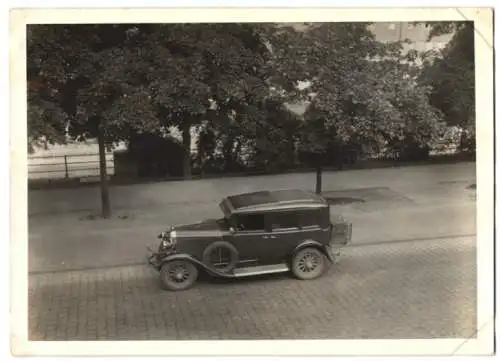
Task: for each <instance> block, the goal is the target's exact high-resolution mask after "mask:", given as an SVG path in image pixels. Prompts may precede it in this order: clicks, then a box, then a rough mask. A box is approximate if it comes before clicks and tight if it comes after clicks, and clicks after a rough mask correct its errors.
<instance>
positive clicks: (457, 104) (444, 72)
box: [422, 22, 475, 127]
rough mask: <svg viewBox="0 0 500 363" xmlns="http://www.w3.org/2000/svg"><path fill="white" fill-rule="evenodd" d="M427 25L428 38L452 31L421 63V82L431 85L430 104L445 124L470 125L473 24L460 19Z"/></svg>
mask: <svg viewBox="0 0 500 363" xmlns="http://www.w3.org/2000/svg"><path fill="white" fill-rule="evenodd" d="M429 26H430V27H431V28H430V29H431V30H430V37H434V36H439V35H442V34H447V33H452V32H454V35H453V37H452V39H451V40H450V42H449V43H448V44H447V45H446V47H445V48H444V49H443V50H442V52H440V53H439V54H437V56H435V57H433V58H432V59H430V60H428V61H427V62H426V64H425V71H424V73H423V75H422V81H423V83H425V84H427V85H429V86H431V88H432V92H431V94H430V103H431V104H432V105H433V106H435V107H437V108H439V109H440V110H441V111H442V112H443V113H444V115H445V119H446V122H447V123H448V124H449V125H459V126H462V127H466V126H467V125H471V124H474V122H475V87H474V83H475V81H474V80H475V77H474V72H475V66H474V25H473V23H472V22H460V23H437V24H430V25H429Z"/></svg>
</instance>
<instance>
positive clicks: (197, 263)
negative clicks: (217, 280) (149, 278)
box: [159, 253, 232, 277]
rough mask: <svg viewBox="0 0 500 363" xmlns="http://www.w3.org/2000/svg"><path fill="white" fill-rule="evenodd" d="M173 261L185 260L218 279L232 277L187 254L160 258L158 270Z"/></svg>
mask: <svg viewBox="0 0 500 363" xmlns="http://www.w3.org/2000/svg"><path fill="white" fill-rule="evenodd" d="M175 260H187V261H189V262H191V263H192V264H193V265H195V266H196V267H198V268H199V269H202V270H204V271H206V272H208V273H210V274H213V275H215V276H219V277H231V276H232V275H230V274H225V273H221V272H219V271H217V270H215V269H213V268H211V267H210V266H207V265H206V264H204V263H203V262H201V261H199V260H198V259H196V258H194V257H193V256H191V255H189V254H187V253H175V254H172V255H168V256H166V257H164V258H162V260H161V262H160V263H159V269H160V268H161V266H163V264H165V263H167V262H170V261H175Z"/></svg>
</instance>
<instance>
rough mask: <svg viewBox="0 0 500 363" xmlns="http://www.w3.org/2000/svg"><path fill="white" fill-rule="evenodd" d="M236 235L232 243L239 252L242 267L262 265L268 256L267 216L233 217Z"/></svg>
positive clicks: (234, 234)
mask: <svg viewBox="0 0 500 363" xmlns="http://www.w3.org/2000/svg"><path fill="white" fill-rule="evenodd" d="M233 224H234V229H235V230H234V233H233V234H232V235H231V236H230V241H231V243H232V244H233V245H234V247H236V249H237V250H238V253H239V256H240V265H254V264H262V261H263V260H265V259H266V258H265V256H266V255H267V253H268V251H267V241H268V240H269V238H270V231H269V229H268V227H267V225H266V218H265V215H264V214H262V213H249V214H241V215H237V216H233Z"/></svg>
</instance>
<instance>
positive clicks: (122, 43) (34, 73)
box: [27, 24, 157, 218]
mask: <svg viewBox="0 0 500 363" xmlns="http://www.w3.org/2000/svg"><path fill="white" fill-rule="evenodd" d="M136 34H137V27H135V26H133V25H128V24H127V25H30V27H29V30H28V53H27V54H28V84H32V83H33V82H35V83H36V84H39V85H41V86H40V87H32V88H31V92H32V93H31V95H30V94H29V97H30V98H29V103H30V104H29V106H28V110H29V114H28V124H29V128H28V130H29V133H30V140H31V141H32V142H34V141H36V140H37V139H38V138H40V136H42V135H43V136H45V137H47V135H48V136H49V139H50V140H51V141H52V140H53V141H59V142H61V141H63V139H64V136H65V133H67V134H69V135H71V136H72V137H74V138H97V140H98V145H99V165H100V179H101V209H102V216H103V218H109V217H110V216H111V207H110V199H109V190H108V176H107V171H106V159H105V150H106V148H108V149H109V148H111V147H112V145H113V143H114V142H116V141H119V140H121V139H123V138H125V137H126V135H127V134H128V133H129V132H130V130H131V129H142V130H148V129H154V128H156V127H157V122H156V115H155V112H154V109H153V107H152V103H151V99H150V96H149V94H148V92H147V89H146V88H145V87H144V82H143V79H142V78H141V77H140V76H141V70H142V68H143V67H144V63H143V61H142V57H141V54H140V52H138V51H137V50H138V47H137V45H138V44H140V42H137V40H136V39H135V38H134V35H136ZM47 129H48V131H47Z"/></svg>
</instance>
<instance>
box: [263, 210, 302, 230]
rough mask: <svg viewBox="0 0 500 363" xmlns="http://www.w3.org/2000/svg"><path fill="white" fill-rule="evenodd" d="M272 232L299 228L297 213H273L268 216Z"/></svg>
mask: <svg viewBox="0 0 500 363" xmlns="http://www.w3.org/2000/svg"><path fill="white" fill-rule="evenodd" d="M270 220H271V228H272V230H273V231H274V230H277V229H290V228H299V218H298V215H297V213H294V212H287V213H273V214H272V215H270Z"/></svg>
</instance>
